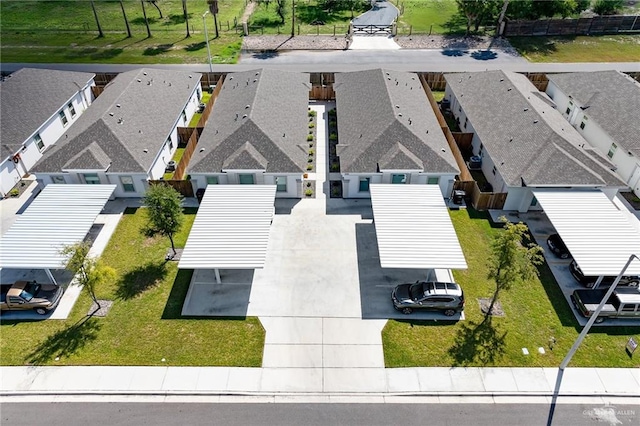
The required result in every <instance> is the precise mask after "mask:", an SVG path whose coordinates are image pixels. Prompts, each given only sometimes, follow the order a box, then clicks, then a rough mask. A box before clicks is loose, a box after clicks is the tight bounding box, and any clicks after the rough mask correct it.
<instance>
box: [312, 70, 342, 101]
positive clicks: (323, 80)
mask: <svg viewBox="0 0 640 426" xmlns="http://www.w3.org/2000/svg"><path fill="white" fill-rule="evenodd" d="M309 81H310V82H311V90H309V99H313V100H316V101H333V100H335V99H336V93H335V91H334V90H333V83H335V81H336V78H335V74H334V73H332V72H312V73H311V74H309Z"/></svg>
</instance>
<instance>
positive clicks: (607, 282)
mask: <svg viewBox="0 0 640 426" xmlns="http://www.w3.org/2000/svg"><path fill="white" fill-rule="evenodd" d="M569 270H570V271H571V275H573V278H575V279H576V281H578V282H579V283H580V284H582V285H583V286H585V287H593V286H594V285H595V283H596V281H597V280H598V277H585V275H584V274H583V273H582V270H581V269H580V267H579V266H578V264H577V263H576V261H575V260H574V261H573V262H571V264H570V265H569ZM615 279H616V277H610V276H605V277H603V278H602V282H600V287H609V286H611V284H613V282H614V281H615ZM639 284H640V275H623V276H622V277H621V278H620V282H619V283H618V286H622V287H638V285H639Z"/></svg>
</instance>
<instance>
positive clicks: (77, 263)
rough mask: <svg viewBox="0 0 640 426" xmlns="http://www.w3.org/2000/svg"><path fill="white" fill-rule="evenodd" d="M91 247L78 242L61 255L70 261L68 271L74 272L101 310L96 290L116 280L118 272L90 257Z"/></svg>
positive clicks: (69, 246)
mask: <svg viewBox="0 0 640 426" xmlns="http://www.w3.org/2000/svg"><path fill="white" fill-rule="evenodd" d="M90 248H91V246H90V245H89V244H88V243H86V242H83V241H81V242H77V243H75V244H71V245H68V246H65V247H63V249H62V250H61V253H62V254H63V255H65V256H66V257H67V259H68V261H67V265H66V267H67V269H69V270H71V271H73V272H74V273H75V274H76V275H77V278H78V281H79V282H80V284H81V285H82V286H83V287H84V288H86V289H87V291H88V292H89V295H90V296H91V299H92V300H93V302H94V303H95V304H96V306H97V309H100V303H99V302H98V297H97V296H96V289H97V288H98V287H99V286H101V285H104V284H105V283H107V282H109V281H113V280H114V279H115V278H116V275H117V274H116V270H115V269H113V268H112V267H110V266H107V265H105V264H104V263H102V262H101V261H100V260H99V259H96V258H93V257H90V256H89V255H88V254H89V249H90Z"/></svg>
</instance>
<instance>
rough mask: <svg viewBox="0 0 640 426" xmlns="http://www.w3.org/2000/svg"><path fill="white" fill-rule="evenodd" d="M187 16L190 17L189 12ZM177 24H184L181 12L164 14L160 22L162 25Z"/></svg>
mask: <svg viewBox="0 0 640 426" xmlns="http://www.w3.org/2000/svg"><path fill="white" fill-rule="evenodd" d="M187 16H188V17H189V19H191V13H188V14H187ZM178 24H184V15H183V14H182V13H180V14H178V15H169V16H165V21H164V22H163V23H162V25H178Z"/></svg>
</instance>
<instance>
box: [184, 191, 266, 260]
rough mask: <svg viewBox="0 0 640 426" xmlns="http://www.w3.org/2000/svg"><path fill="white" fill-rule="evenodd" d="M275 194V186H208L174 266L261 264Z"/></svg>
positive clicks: (264, 252)
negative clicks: (185, 242) (177, 262)
mask: <svg viewBox="0 0 640 426" xmlns="http://www.w3.org/2000/svg"><path fill="white" fill-rule="evenodd" d="M275 196H276V186H275V185H208V186H207V190H206V192H205V194H204V197H203V198H202V202H201V203H200V208H199V209H198V214H197V215H196V218H195V220H194V222H193V227H192V228H191V232H190V233H189V238H188V240H187V244H186V245H185V247H184V250H183V252H182V255H181V257H180V263H179V264H178V267H179V268H180V269H256V268H262V267H264V263H265V260H266V257H267V244H268V242H269V228H270V226H271V220H272V218H273V211H274V207H273V202H274V200H275Z"/></svg>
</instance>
